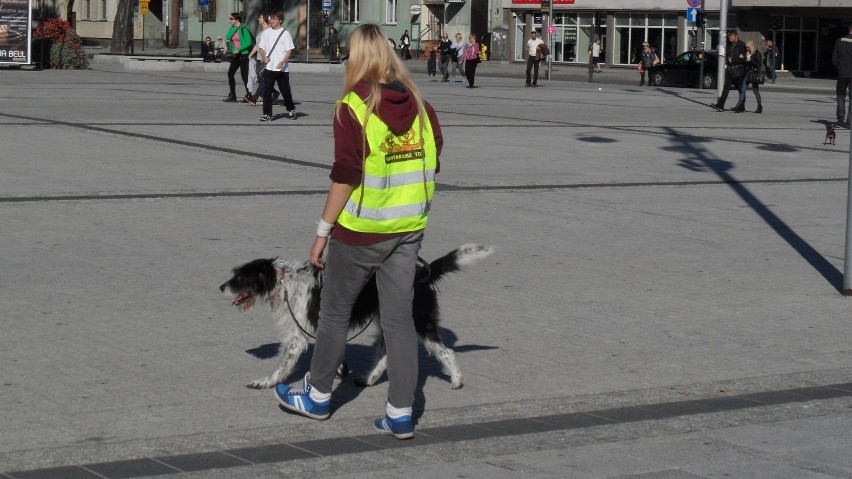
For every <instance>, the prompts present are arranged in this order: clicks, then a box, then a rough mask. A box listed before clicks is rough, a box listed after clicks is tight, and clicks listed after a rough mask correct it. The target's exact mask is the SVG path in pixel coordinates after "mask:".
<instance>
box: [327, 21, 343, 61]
mask: <svg viewBox="0 0 852 479" xmlns="http://www.w3.org/2000/svg"><path fill="white" fill-rule="evenodd" d="M339 48H340V35H339V34H338V33H337V29H336V28H334V27H328V59H329V60H337V58H338V52H337V50H338V49H339Z"/></svg>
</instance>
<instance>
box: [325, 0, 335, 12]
mask: <svg viewBox="0 0 852 479" xmlns="http://www.w3.org/2000/svg"><path fill="white" fill-rule="evenodd" d="M331 2H332V0H322V11H324V12H330V11H332V10H334V8H333V7H334V5H333V4H332V3H331Z"/></svg>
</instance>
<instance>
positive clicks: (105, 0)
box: [101, 0, 107, 20]
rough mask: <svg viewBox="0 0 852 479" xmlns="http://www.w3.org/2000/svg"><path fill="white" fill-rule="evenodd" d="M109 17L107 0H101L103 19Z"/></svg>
mask: <svg viewBox="0 0 852 479" xmlns="http://www.w3.org/2000/svg"><path fill="white" fill-rule="evenodd" d="M106 19H107V0H101V20H106Z"/></svg>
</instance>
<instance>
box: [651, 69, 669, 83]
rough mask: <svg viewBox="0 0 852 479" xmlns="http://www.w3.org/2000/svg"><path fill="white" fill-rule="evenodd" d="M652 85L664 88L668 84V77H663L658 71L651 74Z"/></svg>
mask: <svg viewBox="0 0 852 479" xmlns="http://www.w3.org/2000/svg"><path fill="white" fill-rule="evenodd" d="M651 83H653V84H654V85H657V86H663V85H665V84H666V76H665V75H663V72H661V71H656V72H654V73H652V74H651Z"/></svg>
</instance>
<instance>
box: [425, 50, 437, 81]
mask: <svg viewBox="0 0 852 479" xmlns="http://www.w3.org/2000/svg"><path fill="white" fill-rule="evenodd" d="M426 73H427V75H432V76H435V75H437V74H438V60H437V59H436V58H435V50H432V51H431V52H429V61H428V62H426Z"/></svg>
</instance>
